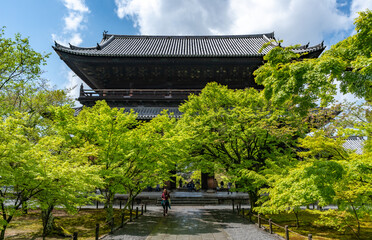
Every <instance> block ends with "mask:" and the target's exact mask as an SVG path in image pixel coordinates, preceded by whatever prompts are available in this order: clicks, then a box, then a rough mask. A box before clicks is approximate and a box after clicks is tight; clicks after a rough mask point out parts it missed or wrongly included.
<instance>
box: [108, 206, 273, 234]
mask: <svg viewBox="0 0 372 240" xmlns="http://www.w3.org/2000/svg"><path fill="white" fill-rule="evenodd" d="M103 239H104V240H114V239H115V240H116V239H126V240H194V239H198V240H199V239H200V240H225V239H226V240H242V239H246V240H261V239H262V240H278V239H279V238H278V237H276V236H275V235H270V234H269V233H267V232H264V231H263V230H261V229H258V227H257V226H256V225H255V224H249V223H248V221H247V220H245V219H243V218H242V217H240V216H236V215H235V214H233V213H232V211H231V209H230V208H227V207H224V206H205V207H201V206H197V207H196V206H174V207H172V209H171V210H170V212H169V215H168V216H166V217H163V216H162V209H161V208H160V207H152V208H151V209H149V210H148V212H147V213H146V214H145V215H144V216H140V218H139V219H138V220H136V221H135V222H132V223H128V224H127V225H125V227H124V228H123V229H120V230H118V231H116V232H115V234H113V235H109V236H106V237H105V238H103Z"/></svg>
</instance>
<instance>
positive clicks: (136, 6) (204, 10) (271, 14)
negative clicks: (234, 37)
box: [115, 0, 372, 44]
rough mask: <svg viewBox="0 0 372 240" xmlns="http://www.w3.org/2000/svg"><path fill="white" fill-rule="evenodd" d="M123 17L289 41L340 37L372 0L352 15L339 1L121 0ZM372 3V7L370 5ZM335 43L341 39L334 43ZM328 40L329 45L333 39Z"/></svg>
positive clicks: (173, 30)
mask: <svg viewBox="0 0 372 240" xmlns="http://www.w3.org/2000/svg"><path fill="white" fill-rule="evenodd" d="M115 3H116V13H117V16H118V17H119V18H130V19H131V20H133V22H134V25H135V27H137V28H138V30H139V32H140V34H154V35H183V34H185V35H188V34H189V35H208V34H254V33H265V32H272V31H275V35H276V37H277V38H279V39H283V40H284V41H285V44H297V43H302V44H304V43H307V42H309V41H310V42H311V43H312V44H317V43H319V42H321V41H322V40H324V39H326V38H328V37H329V36H330V35H334V36H337V37H335V38H334V39H331V40H332V41H340V40H341V39H342V38H343V37H345V36H346V35H347V34H350V31H351V30H352V29H353V25H352V23H353V18H354V17H355V14H354V12H355V11H357V10H363V9H365V8H366V7H370V5H371V4H372V1H371V0H354V1H353V2H352V4H351V11H352V13H351V14H350V15H351V16H348V14H347V13H343V12H341V11H340V10H339V7H341V5H342V3H338V2H337V1H336V0H311V1H310V0H187V1H184V0H115ZM370 8H371V7H370ZM330 43H332V44H334V43H335V42H330ZM330 43H328V44H330Z"/></svg>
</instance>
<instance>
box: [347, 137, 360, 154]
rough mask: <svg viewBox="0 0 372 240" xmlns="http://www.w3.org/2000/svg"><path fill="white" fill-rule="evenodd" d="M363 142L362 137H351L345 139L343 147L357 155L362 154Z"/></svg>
mask: <svg viewBox="0 0 372 240" xmlns="http://www.w3.org/2000/svg"><path fill="white" fill-rule="evenodd" d="M364 141H365V139H364V138H363V137H357V136H351V137H349V138H348V139H346V141H345V143H344V145H343V147H344V148H345V149H348V150H354V151H355V152H356V153H357V154H362V153H363V144H364Z"/></svg>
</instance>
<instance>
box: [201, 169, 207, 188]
mask: <svg viewBox="0 0 372 240" xmlns="http://www.w3.org/2000/svg"><path fill="white" fill-rule="evenodd" d="M201 189H202V190H208V173H204V172H202V173H201Z"/></svg>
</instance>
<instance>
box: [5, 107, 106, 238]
mask: <svg viewBox="0 0 372 240" xmlns="http://www.w3.org/2000/svg"><path fill="white" fill-rule="evenodd" d="M13 115H14V116H13V117H8V118H6V119H2V121H1V122H0V125H1V126H0V129H1V130H0V176H1V178H0V186H2V188H1V190H0V205H1V206H0V207H1V210H0V213H1V218H0V222H1V224H0V229H1V235H0V239H4V234H5V230H6V227H7V225H8V224H9V223H10V221H11V220H12V218H13V216H14V215H15V214H19V213H20V212H19V209H20V208H21V207H22V208H23V209H25V207H26V205H28V206H32V205H34V204H37V205H38V206H40V208H41V209H42V211H43V210H45V209H48V208H49V209H53V207H54V206H55V205H57V204H58V205H65V206H66V207H68V209H70V210H72V209H73V208H75V207H77V206H79V205H81V204H83V203H85V202H86V201H87V199H86V197H87V194H86V193H87V192H89V191H92V190H94V187H95V186H96V185H97V184H98V181H99V179H97V177H96V176H95V174H94V173H95V170H94V168H91V167H89V166H88V165H86V163H85V162H84V159H86V160H87V156H86V155H85V153H84V152H85V149H82V148H80V149H78V148H75V147H71V146H64V144H65V143H64V141H63V139H62V138H60V137H58V136H43V134H40V130H41V129H40V128H38V127H34V128H32V127H29V126H28V125H29V120H30V118H32V116H31V115H30V114H19V113H18V114H17V113H14V114H13ZM35 136H36V137H35ZM86 160H85V161H86ZM79 193H80V194H79ZM82 193H84V195H83V194H82ZM30 200H31V201H30ZM50 214H51V212H49V213H48V218H51V219H52V217H51V215H50ZM43 220H44V219H43ZM44 227H45V226H44ZM46 233H47V232H45V234H46Z"/></svg>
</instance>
